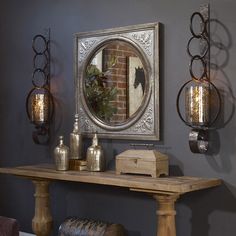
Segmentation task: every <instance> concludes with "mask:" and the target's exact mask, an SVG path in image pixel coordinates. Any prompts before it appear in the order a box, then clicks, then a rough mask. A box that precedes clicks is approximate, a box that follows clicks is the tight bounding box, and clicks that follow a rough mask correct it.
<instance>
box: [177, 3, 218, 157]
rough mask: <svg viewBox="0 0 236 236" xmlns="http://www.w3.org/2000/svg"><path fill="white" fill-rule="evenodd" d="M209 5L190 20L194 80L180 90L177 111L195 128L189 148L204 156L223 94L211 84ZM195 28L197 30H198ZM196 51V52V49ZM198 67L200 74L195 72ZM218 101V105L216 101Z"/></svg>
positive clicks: (188, 49) (192, 76)
mask: <svg viewBox="0 0 236 236" xmlns="http://www.w3.org/2000/svg"><path fill="white" fill-rule="evenodd" d="M197 17H198V18H199V27H198V28H199V29H200V30H199V31H200V32H197V33H196V29H194V26H193V22H194V21H196V19H197ZM209 22H210V21H209V6H208V5H204V6H202V7H201V9H200V12H194V13H193V14H192V16H191V20H190V31H191V34H192V37H191V38H190V39H189V41H188V45H187V52H188V55H189V56H190V58H191V61H190V65H189V72H190V75H191V78H192V79H191V80H189V81H187V82H186V83H184V84H183V86H182V87H181V88H180V90H179V92H178V95H177V101H176V105H177V112H178V115H179V117H180V118H181V120H182V121H183V122H184V123H185V124H186V125H188V126H190V127H191V128H192V130H191V132H190V134H189V146H190V150H191V151H192V152H193V153H205V152H207V150H208V148H209V141H208V140H209V139H208V137H209V135H208V134H209V129H210V128H211V127H212V125H213V124H214V123H215V121H216V120H217V118H218V117H219V114H220V110H221V97H220V92H219V90H218V89H217V88H216V86H215V85H214V84H213V83H212V82H211V81H210V32H209ZM195 28H196V27H195ZM194 42H195V43H196V42H198V45H199V46H200V47H199V49H200V50H199V51H200V52H199V54H195V55H193V54H194V53H193V52H192V51H193V50H191V49H190V48H192V46H193V44H194ZM195 50H196V49H195ZM194 67H197V69H198V71H200V73H198V75H196V74H197V73H196V71H195V72H194ZM183 91H184V93H185V119H184V118H183V116H182V114H181V111H180V106H179V103H180V96H181V94H182V92H183ZM216 99H217V100H218V104H216V103H213V101H216Z"/></svg>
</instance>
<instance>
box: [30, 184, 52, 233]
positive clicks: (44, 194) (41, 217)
mask: <svg viewBox="0 0 236 236" xmlns="http://www.w3.org/2000/svg"><path fill="white" fill-rule="evenodd" d="M33 183H34V185H35V194H34V197H35V216H34V218H33V220H32V228H33V231H34V233H35V234H36V235H37V236H49V235H50V233H51V231H52V216H51V212H50V207H49V183H50V182H49V181H45V180H33Z"/></svg>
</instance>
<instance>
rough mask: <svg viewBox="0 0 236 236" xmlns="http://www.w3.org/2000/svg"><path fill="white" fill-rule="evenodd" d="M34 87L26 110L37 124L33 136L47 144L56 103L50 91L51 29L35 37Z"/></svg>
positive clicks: (33, 46)
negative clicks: (54, 103)
mask: <svg viewBox="0 0 236 236" xmlns="http://www.w3.org/2000/svg"><path fill="white" fill-rule="evenodd" d="M32 48H33V51H34V54H35V55H34V57H33V74H32V84H33V88H32V89H31V90H30V92H29V93H28V96H27V99H26V111H27V115H28V118H29V120H30V121H31V123H33V124H34V125H35V129H36V130H35V131H33V133H32V137H33V140H34V142H35V143H37V144H47V143H48V141H49V137H50V135H49V134H50V129H49V128H50V121H51V120H52V116H53V112H54V105H53V97H52V94H51V92H50V30H49V29H48V30H47V32H46V33H45V36H44V35H41V34H37V35H35V36H34V38H33V42H32Z"/></svg>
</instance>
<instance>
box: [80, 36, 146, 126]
mask: <svg viewBox="0 0 236 236" xmlns="http://www.w3.org/2000/svg"><path fill="white" fill-rule="evenodd" d="M146 87H147V86H146V78H145V68H144V66H143V63H142V60H141V58H140V56H139V54H138V52H137V50H136V48H134V47H133V46H132V45H131V44H129V43H128V42H125V41H122V40H113V41H109V42H108V43H106V44H105V45H104V46H103V47H102V48H100V49H98V50H97V51H96V52H95V53H94V55H93V56H92V57H91V60H90V62H89V63H88V65H87V66H86V76H85V82H84V95H85V100H86V103H87V105H88V107H89V110H90V112H91V113H92V114H94V115H95V116H96V117H97V118H99V119H100V120H102V121H103V122H105V123H107V124H109V125H118V124H121V123H124V122H125V121H127V120H128V119H130V118H132V117H133V116H135V113H137V111H138V110H139V109H140V107H141V105H142V104H143V100H144V97H145V94H146V90H147V88H146Z"/></svg>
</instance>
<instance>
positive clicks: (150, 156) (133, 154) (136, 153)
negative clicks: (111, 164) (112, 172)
mask: <svg viewBox="0 0 236 236" xmlns="http://www.w3.org/2000/svg"><path fill="white" fill-rule="evenodd" d="M116 158H117V159H118V160H127V159H142V160H143V161H152V162H156V161H165V160H168V156H167V155H165V154H163V153H161V152H158V151H157V150H142V149H129V150H126V151H124V152H122V153H120V154H118V155H117V156H116Z"/></svg>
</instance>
